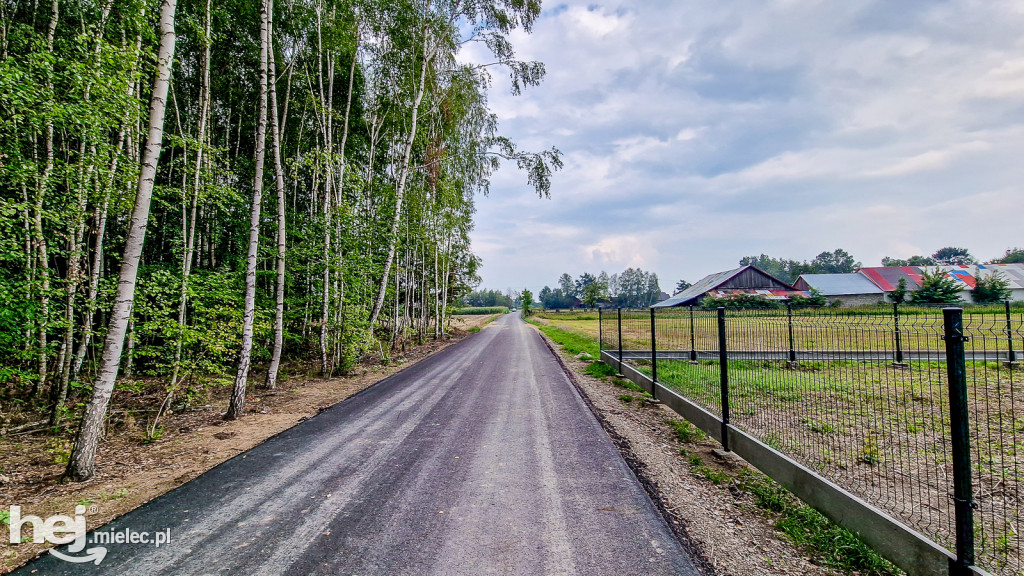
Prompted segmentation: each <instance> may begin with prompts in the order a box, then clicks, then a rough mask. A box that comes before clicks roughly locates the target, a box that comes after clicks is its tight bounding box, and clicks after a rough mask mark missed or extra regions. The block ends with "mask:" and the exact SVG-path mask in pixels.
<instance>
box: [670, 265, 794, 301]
mask: <svg viewBox="0 0 1024 576" xmlns="http://www.w3.org/2000/svg"><path fill="white" fill-rule="evenodd" d="M736 294H748V295H751V296H761V297H764V298H767V299H769V300H787V299H789V298H790V297H792V296H809V294H808V293H807V292H803V291H800V290H797V289H795V288H793V287H792V286H790V285H789V284H786V283H785V282H783V281H782V280H779V279H778V278H776V277H774V276H772V275H771V274H768V273H767V272H764V271H762V270H760V269H759V268H757V267H755V266H743V267H741V268H735V269H733V270H726V271H725V272H717V273H715V274H709V275H707V276H705V277H704V278H701V279H700V280H698V281H697V282H696V283H694V285H693V286H690V287H689V288H687V289H686V290H683V291H682V292H680V293H679V294H676V295H675V296H673V297H671V298H669V299H668V300H665V301H663V302H658V303H657V304H655V305H654V306H652V308H667V307H670V306H690V305H693V304H697V303H698V302H700V299H701V298H703V297H704V296H707V295H711V296H713V297H715V298H727V297H729V296H733V295H736Z"/></svg>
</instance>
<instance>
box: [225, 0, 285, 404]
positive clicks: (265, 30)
mask: <svg viewBox="0 0 1024 576" xmlns="http://www.w3.org/2000/svg"><path fill="white" fill-rule="evenodd" d="M261 10H262V18H261V23H260V103H259V118H258V120H257V123H256V174H255V176H254V178H253V194H252V213H251V215H250V219H249V254H248V257H247V258H246V272H245V312H244V315H243V317H242V350H241V352H240V353H239V355H238V356H239V357H238V373H237V374H236V375H235V385H234V387H233V389H232V391H231V404H230V405H229V406H228V411H227V413H226V414H224V419H225V420H236V419H238V418H240V417H241V416H242V412H243V411H244V410H245V385H246V381H247V380H248V378H249V364H250V362H251V361H252V338H253V321H254V319H255V316H256V256H257V251H258V249H259V242H260V207H261V204H262V201H263V161H264V157H265V156H266V140H267V68H268V64H267V60H268V52H269V46H268V45H269V43H270V38H269V27H270V11H271V10H273V5H272V0H264V2H263V3H262V8H261Z"/></svg>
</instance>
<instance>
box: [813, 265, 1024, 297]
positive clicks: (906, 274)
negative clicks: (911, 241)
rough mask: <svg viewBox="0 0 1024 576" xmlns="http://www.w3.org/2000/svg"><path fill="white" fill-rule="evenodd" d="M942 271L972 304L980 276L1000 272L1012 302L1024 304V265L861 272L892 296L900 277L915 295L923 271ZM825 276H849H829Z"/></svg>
mask: <svg viewBox="0 0 1024 576" xmlns="http://www.w3.org/2000/svg"><path fill="white" fill-rule="evenodd" d="M926 269H927V270H930V271H934V270H936V269H938V270H941V271H942V272H944V273H945V274H946V275H947V276H949V277H950V278H952V279H953V280H954V281H955V282H956V283H957V285H958V286H959V287H960V298H961V299H963V300H964V301H965V302H970V301H972V298H971V292H972V291H973V290H974V288H975V286H977V284H978V281H977V279H978V278H979V277H981V278H983V277H985V276H988V275H989V274H995V273H998V274H999V275H1000V276H1002V277H1003V278H1004V279H1006V280H1007V281H1008V282H1009V288H1010V299H1011V300H1014V301H1024V264H976V265H975V264H970V265H961V266H901V267H877V268H861V269H860V270H858V271H857V273H858V274H862V275H863V276H864V277H865V278H867V279H868V280H870V281H871V282H872V283H873V284H874V285H875V286H876V287H878V288H879V289H881V290H882V291H883V292H885V294H886V295H887V296H888V295H889V294H890V293H891V292H892V291H893V290H895V289H896V286H897V285H898V284H899V281H900V278H905V279H906V281H907V291H908V292H914V291H915V290H917V289H918V288H920V287H921V272H922V271H923V270H926ZM822 276H845V275H844V274H841V275H833V274H825V275H822Z"/></svg>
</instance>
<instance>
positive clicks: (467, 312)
mask: <svg viewBox="0 0 1024 576" xmlns="http://www.w3.org/2000/svg"><path fill="white" fill-rule="evenodd" d="M452 314H455V315H456V316H473V315H478V316H479V315H483V314H508V308H506V307H505V306H489V307H483V308H455V309H453V310H452Z"/></svg>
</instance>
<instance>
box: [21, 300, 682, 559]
mask: <svg viewBox="0 0 1024 576" xmlns="http://www.w3.org/2000/svg"><path fill="white" fill-rule="evenodd" d="M26 529H30V527H28V526H26ZM126 529H129V530H131V531H133V532H149V533H151V534H153V533H156V532H161V531H166V530H168V529H169V530H170V542H169V543H167V544H164V545H162V546H160V547H159V548H157V547H155V546H154V545H153V544H148V545H144V544H105V545H103V546H104V547H105V548H106V549H107V554H106V557H105V558H104V559H103V561H102V562H101V563H100V564H99V565H95V564H92V563H70V562H66V561H64V560H61V559H59V558H57V557H55V556H53V555H51V554H49V553H47V554H43V555H42V556H41V557H40V558H38V559H37V560H35V561H33V562H31V563H29V564H28V565H26V566H24V567H23V568H22V569H20V570H19V571H17V572H15V573H16V574H19V575H28V574H35V575H51V574H53V575H56V574H111V575H113V574H117V575H122V574H140V575H154V574H174V575H201V574H231V575H236V574H255V575H268V576H269V575H302V576H305V575H308V574H325V575H326V574H330V575H360V576H370V575H419V574H424V575H427V574H465V575H472V576H484V575H492V574H495V575H496V574H508V575H533V574H537V575H575V574H580V575H587V576H599V575H605V574H607V575H614V576H626V575H632V574H637V575H639V574H644V575H659V574H698V571H697V570H696V568H695V567H694V564H693V562H692V561H691V559H690V557H689V556H688V555H687V553H686V552H685V551H684V549H683V547H682V546H681V545H680V544H679V542H678V541H677V540H676V538H675V537H674V536H673V534H672V532H671V530H670V529H669V527H668V525H667V524H666V522H665V520H664V519H663V518H662V516H661V515H660V514H659V513H658V511H657V509H656V508H655V506H654V504H653V503H652V502H651V500H650V498H649V497H648V495H647V493H646V492H645V491H644V489H643V488H642V487H641V485H640V483H639V482H638V481H637V479H636V477H635V476H634V475H633V473H632V472H631V471H630V469H629V467H628V466H627V465H626V463H625V461H624V460H623V459H622V457H621V455H620V454H619V453H618V452H617V450H616V448H615V446H614V445H613V443H612V441H611V439H610V438H609V437H608V435H607V434H606V433H605V431H604V430H603V429H602V428H601V425H600V424H599V423H598V421H597V420H596V418H595V417H594V415H593V414H592V413H591V412H590V410H589V409H588V408H587V406H586V404H585V403H584V401H583V400H582V399H581V398H580V396H579V393H578V392H577V391H576V389H575V388H574V387H573V385H572V383H571V382H570V381H569V380H568V378H567V377H566V375H565V373H564V372H563V370H562V368H561V366H560V364H559V363H558V361H557V360H556V359H555V357H554V356H553V355H552V353H551V351H550V350H549V349H548V348H547V346H546V345H545V343H544V342H543V340H542V339H541V337H540V335H539V334H537V333H536V331H534V330H533V329H531V328H530V327H528V326H527V325H526V324H525V323H524V322H523V320H522V319H521V318H520V317H519V315H518V314H508V315H505V316H502V317H500V318H498V319H497V320H496V321H495V322H492V323H491V324H489V325H488V326H487V327H485V328H484V329H483V330H481V331H480V332H479V333H478V334H474V335H472V336H470V337H468V338H467V339H466V340H464V341H462V342H460V343H458V344H455V345H453V346H451V347H449V348H447V349H445V350H443V351H441V352H439V353H437V354H435V355H433V356H431V357H429V358H427V359H424V360H422V361H420V362H419V363H417V364H415V365H413V366H411V367H410V368H408V369H406V370H403V371H402V372H400V373H398V374H395V375H393V376H391V377H389V378H387V379H385V380H383V381H381V382H379V383H378V384H376V385H374V386H372V387H370V388H368V389H366V390H364V391H363V392H361V393H359V394H357V395H355V396H353V397H351V398H349V399H348V400H346V401H344V402H341V403H340V404H337V405H335V406H333V407H332V408H330V409H328V410H326V411H324V412H322V413H321V414H319V415H318V416H316V417H314V418H311V419H310V420H308V421H306V422H303V423H301V424H299V425H297V426H295V427H293V428H291V429H289V430H287V431H285V432H283V433H281V434H279V435H277V436H275V437H273V438H270V439H269V440H267V441H266V442H265V443H263V444H261V445H259V446H257V447H256V448H254V449H252V450H250V451H248V452H246V453H243V454H240V455H238V456H236V457H235V458H233V459H231V460H229V461H227V462H224V463H223V464H221V465H219V466H217V467H216V468H214V469H212V470H210V471H209V472H207V473H205V474H203V475H202V476H200V477H199V478H196V479H195V480H193V481H191V482H189V483H187V484H184V485H182V486H181V487H179V488H177V489H175V490H173V491H171V492H169V493H167V494H165V495H164V496H162V497H160V498H157V499H155V500H153V501H152V502H149V503H148V504H146V505H144V506H142V507H140V508H138V509H136V510H134V511H132V512H130V513H128V514H126V515H124V516H122V517H120V518H118V519H117V520H115V521H113V522H111V523H110V524H107V525H106V526H104V527H102V528H100V529H99V530H98V531H99V532H114V533H117V532H124V531H125V530H126ZM151 538H152V536H151ZM94 546H97V544H92V543H90V544H89V545H87V546H86V550H84V551H81V552H77V553H76V554H77V555H78V556H83V555H86V554H87V552H88V550H89V549H90V548H92V547H94ZM61 550H63V551H65V552H66V550H67V547H62V548H61ZM68 555H69V556H74V555H75V554H72V553H68Z"/></svg>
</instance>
